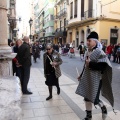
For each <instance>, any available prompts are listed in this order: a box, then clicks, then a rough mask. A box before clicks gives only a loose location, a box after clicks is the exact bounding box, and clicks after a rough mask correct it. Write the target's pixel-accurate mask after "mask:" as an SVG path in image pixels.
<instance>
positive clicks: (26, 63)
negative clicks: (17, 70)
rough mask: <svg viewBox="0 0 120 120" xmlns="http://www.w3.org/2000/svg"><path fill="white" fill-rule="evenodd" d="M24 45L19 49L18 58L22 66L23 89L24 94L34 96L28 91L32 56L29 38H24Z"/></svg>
mask: <svg viewBox="0 0 120 120" xmlns="http://www.w3.org/2000/svg"><path fill="white" fill-rule="evenodd" d="M23 41H24V42H23V44H22V45H21V46H20V47H19V49H18V54H17V56H16V58H17V60H18V65H19V66H21V79H20V80H21V87H22V92H23V94H32V92H29V91H28V89H27V85H28V82H29V78H30V67H31V54H30V46H29V37H27V36H25V37H24V38H23Z"/></svg>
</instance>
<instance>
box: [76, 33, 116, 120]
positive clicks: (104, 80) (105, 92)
mask: <svg viewBox="0 0 120 120" xmlns="http://www.w3.org/2000/svg"><path fill="white" fill-rule="evenodd" d="M100 44H101V43H100V42H99V41H98V34H97V33H96V32H91V33H90V35H89V36H88V37H87V46H88V51H87V53H86V60H85V65H84V68H83V71H82V74H81V75H80V76H79V77H78V80H79V85H78V87H77V90H76V94H78V95H81V96H83V97H84V101H85V107H86V117H85V118H84V120H91V119H92V103H93V104H94V105H99V107H100V108H101V111H102V118H103V120H105V118H106V117H107V108H106V106H105V105H104V104H103V102H102V101H101V100H100V99H99V97H100V91H101V93H102V96H104V97H105V98H106V99H107V100H108V101H109V102H110V104H111V106H112V107H113V106H114V98H113V93H112V87H111V82H112V66H111V63H110V61H109V60H108V58H107V56H106V54H105V53H104V51H103V50H102V47H101V45H100Z"/></svg>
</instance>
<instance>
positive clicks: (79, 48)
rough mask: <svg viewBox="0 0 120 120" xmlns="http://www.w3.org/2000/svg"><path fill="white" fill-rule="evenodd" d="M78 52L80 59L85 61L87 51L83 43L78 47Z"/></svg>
mask: <svg viewBox="0 0 120 120" xmlns="http://www.w3.org/2000/svg"><path fill="white" fill-rule="evenodd" d="M78 50H79V54H80V59H81V60H83V59H84V54H85V51H86V46H85V45H84V42H83V41H81V44H80V45H79V46H78ZM82 56H83V57H82Z"/></svg>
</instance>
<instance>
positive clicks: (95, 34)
mask: <svg viewBox="0 0 120 120" xmlns="http://www.w3.org/2000/svg"><path fill="white" fill-rule="evenodd" d="M90 38H94V39H97V40H98V38H99V37H98V34H97V33H96V32H91V33H90V35H88V37H87V39H90Z"/></svg>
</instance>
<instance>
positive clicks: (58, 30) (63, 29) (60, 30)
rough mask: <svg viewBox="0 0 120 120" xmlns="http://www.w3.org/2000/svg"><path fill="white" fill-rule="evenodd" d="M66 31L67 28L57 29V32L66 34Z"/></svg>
mask: <svg viewBox="0 0 120 120" xmlns="http://www.w3.org/2000/svg"><path fill="white" fill-rule="evenodd" d="M64 31H66V28H65V26H63V27H61V28H57V29H56V31H55V32H64Z"/></svg>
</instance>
